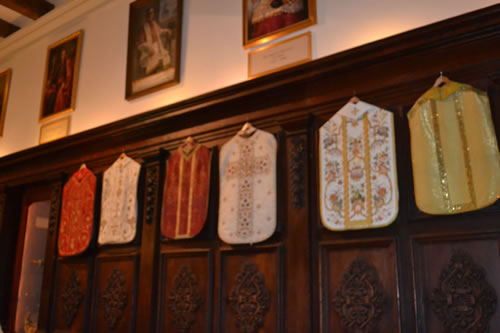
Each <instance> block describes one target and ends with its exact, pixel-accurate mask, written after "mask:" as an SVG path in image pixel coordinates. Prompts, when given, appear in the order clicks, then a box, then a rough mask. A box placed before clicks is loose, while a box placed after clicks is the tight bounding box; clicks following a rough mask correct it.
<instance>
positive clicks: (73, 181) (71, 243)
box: [58, 167, 96, 256]
mask: <svg viewBox="0 0 500 333" xmlns="http://www.w3.org/2000/svg"><path fill="white" fill-rule="evenodd" d="M95 185H96V177H95V175H94V174H93V173H92V171H90V170H89V169H87V168H86V167H84V168H81V169H80V170H78V171H77V172H75V173H74V174H73V176H72V177H71V178H70V179H69V180H68V182H67V183H66V185H64V190H63V197H62V208H61V222H60V226H59V239H58V249H59V255H61V256H72V255H77V254H80V253H82V252H83V251H85V250H86V249H87V248H88V246H89V244H90V240H91V238H92V226H93V222H94V198H95Z"/></svg>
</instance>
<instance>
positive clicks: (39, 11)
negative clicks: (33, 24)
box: [0, 0, 54, 20]
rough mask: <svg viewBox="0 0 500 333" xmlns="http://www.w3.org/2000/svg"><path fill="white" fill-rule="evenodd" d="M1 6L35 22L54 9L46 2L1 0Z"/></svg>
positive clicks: (39, 0)
mask: <svg viewBox="0 0 500 333" xmlns="http://www.w3.org/2000/svg"><path fill="white" fill-rule="evenodd" d="M0 5H2V6H5V7H7V8H10V9H12V10H13V11H16V12H18V13H19V14H21V15H24V16H27V17H29V18H31V19H33V20H36V19H38V18H39V17H40V16H43V15H45V14H47V13H48V12H50V11H51V10H52V9H54V5H53V4H51V3H50V2H48V1H45V0H0Z"/></svg>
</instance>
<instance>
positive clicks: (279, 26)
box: [243, 0, 316, 48]
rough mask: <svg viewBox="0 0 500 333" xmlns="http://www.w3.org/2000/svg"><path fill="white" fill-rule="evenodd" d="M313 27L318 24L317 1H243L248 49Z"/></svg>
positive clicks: (245, 44)
mask: <svg viewBox="0 0 500 333" xmlns="http://www.w3.org/2000/svg"><path fill="white" fill-rule="evenodd" d="M313 24H316V0H243V46H244V47H245V48H250V47H253V46H257V45H260V44H264V43H267V42H269V41H272V40H274V39H276V38H279V37H282V36H285V35H287V34H289V33H292V32H294V31H297V30H300V29H303V28H305V27H308V26H310V25H313Z"/></svg>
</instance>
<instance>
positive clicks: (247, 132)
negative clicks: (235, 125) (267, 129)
mask: <svg viewBox="0 0 500 333" xmlns="http://www.w3.org/2000/svg"><path fill="white" fill-rule="evenodd" d="M255 130H256V128H255V127H253V125H252V124H250V123H249V122H248V121H247V122H246V123H245V124H244V125H243V127H242V128H241V129H240V130H239V132H238V135H240V136H243V137H249V136H251V135H252V134H253V133H254V132H255Z"/></svg>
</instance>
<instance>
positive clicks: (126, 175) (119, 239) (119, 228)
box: [98, 155, 141, 245]
mask: <svg viewBox="0 0 500 333" xmlns="http://www.w3.org/2000/svg"><path fill="white" fill-rule="evenodd" d="M140 169H141V165H140V164H139V163H137V162H136V161H134V160H133V159H131V158H130V157H128V156H126V155H121V156H120V157H119V158H118V159H117V160H116V161H115V162H114V163H113V165H112V166H111V167H109V169H107V170H106V171H105V172H104V176H103V184H102V202H101V223H100V226H99V238H98V242H99V244H100V245H104V244H123V243H128V242H131V241H132V240H133V239H134V237H135V233H136V228H137V227H136V226H137V183H138V181H139V171H140Z"/></svg>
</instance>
